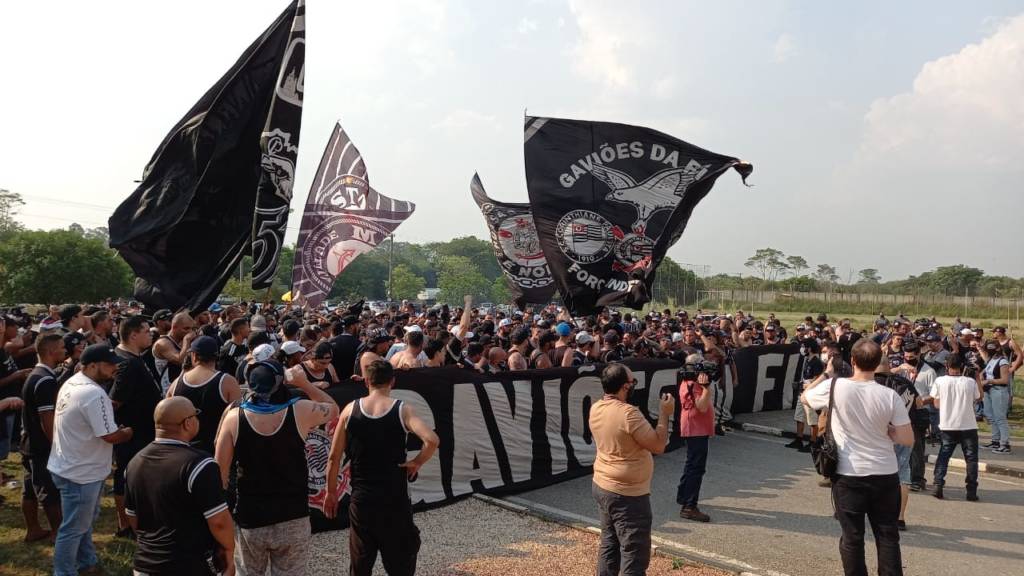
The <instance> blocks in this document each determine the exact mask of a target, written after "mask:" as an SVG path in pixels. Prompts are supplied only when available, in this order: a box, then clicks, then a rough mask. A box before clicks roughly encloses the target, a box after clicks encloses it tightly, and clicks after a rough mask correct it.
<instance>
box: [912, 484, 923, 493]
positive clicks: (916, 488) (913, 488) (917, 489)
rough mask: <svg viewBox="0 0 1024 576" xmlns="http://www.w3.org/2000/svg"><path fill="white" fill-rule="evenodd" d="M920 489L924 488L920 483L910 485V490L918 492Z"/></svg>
mask: <svg viewBox="0 0 1024 576" xmlns="http://www.w3.org/2000/svg"><path fill="white" fill-rule="evenodd" d="M921 490H924V487H923V486H921V485H920V484H917V483H914V484H911V485H910V491H911V492H920V491H921Z"/></svg>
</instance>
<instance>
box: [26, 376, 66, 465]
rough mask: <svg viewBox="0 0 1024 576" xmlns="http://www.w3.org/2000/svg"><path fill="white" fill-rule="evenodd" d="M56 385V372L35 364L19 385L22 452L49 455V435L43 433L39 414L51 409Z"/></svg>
mask: <svg viewBox="0 0 1024 576" xmlns="http://www.w3.org/2000/svg"><path fill="white" fill-rule="evenodd" d="M58 388H59V386H58V385H57V374H56V373H55V372H54V371H53V370H50V367H49V366H46V365H43V364H38V365H36V367H35V368H34V369H33V370H32V373H31V374H29V375H28V379H26V380H25V385H24V386H23V387H22V389H21V398H22V400H23V401H24V402H25V406H24V407H23V408H22V411H21V426H22V431H21V434H22V441H21V452H22V454H25V455H26V456H32V457H33V458H34V459H36V460H40V459H45V458H48V457H49V456H50V439H49V438H47V437H46V434H44V433H43V424H42V419H41V418H40V414H42V413H44V412H53V410H54V405H55V404H56V402H57V390H58Z"/></svg>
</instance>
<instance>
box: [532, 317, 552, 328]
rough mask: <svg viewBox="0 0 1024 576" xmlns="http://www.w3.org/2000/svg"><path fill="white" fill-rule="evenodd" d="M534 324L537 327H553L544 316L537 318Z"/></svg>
mask: <svg viewBox="0 0 1024 576" xmlns="http://www.w3.org/2000/svg"><path fill="white" fill-rule="evenodd" d="M533 325H534V326H536V327H537V328H550V327H551V324H549V323H548V321H547V320H544V319H543V318H541V319H540V320H537V321H536V322H534V323H533Z"/></svg>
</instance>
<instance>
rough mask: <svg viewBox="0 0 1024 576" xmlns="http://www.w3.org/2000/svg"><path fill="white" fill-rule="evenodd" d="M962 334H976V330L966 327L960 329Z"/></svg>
mask: <svg viewBox="0 0 1024 576" xmlns="http://www.w3.org/2000/svg"><path fill="white" fill-rule="evenodd" d="M960 335H961V336H974V330H971V329H970V328H964V329H963V330H961V331H960Z"/></svg>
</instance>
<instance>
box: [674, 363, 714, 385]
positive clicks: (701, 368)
mask: <svg viewBox="0 0 1024 576" xmlns="http://www.w3.org/2000/svg"><path fill="white" fill-rule="evenodd" d="M698 374H707V375H708V383H709V384H710V383H711V382H714V381H715V380H718V364H717V363H715V362H709V361H707V360H703V361H701V362H692V363H687V364H684V365H683V367H682V368H680V369H679V378H680V379H681V380H685V381H688V382H693V381H695V380H697V375H698Z"/></svg>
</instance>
